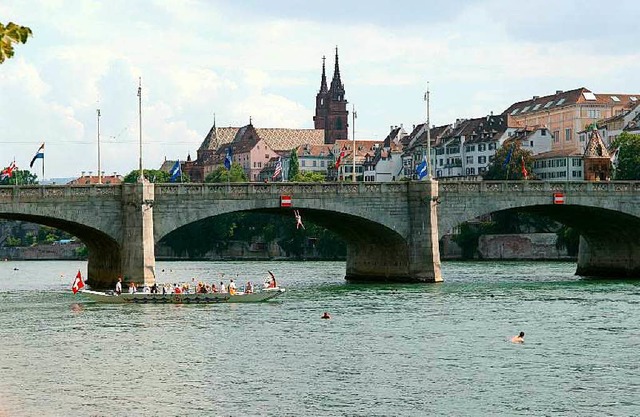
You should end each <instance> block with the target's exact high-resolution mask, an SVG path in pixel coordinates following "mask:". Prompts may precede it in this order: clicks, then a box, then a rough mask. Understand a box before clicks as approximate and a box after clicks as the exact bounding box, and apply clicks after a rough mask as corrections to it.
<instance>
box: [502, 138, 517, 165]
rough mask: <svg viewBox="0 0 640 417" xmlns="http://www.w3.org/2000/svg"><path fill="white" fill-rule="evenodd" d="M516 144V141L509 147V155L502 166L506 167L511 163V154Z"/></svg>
mask: <svg viewBox="0 0 640 417" xmlns="http://www.w3.org/2000/svg"><path fill="white" fill-rule="evenodd" d="M515 146H516V144H515V142H514V143H513V145H511V148H510V149H509V153H507V157H506V158H504V162H503V163H502V168H506V167H507V165H509V161H511V154H512V153H513V148H514V147H515Z"/></svg>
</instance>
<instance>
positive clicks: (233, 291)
mask: <svg viewBox="0 0 640 417" xmlns="http://www.w3.org/2000/svg"><path fill="white" fill-rule="evenodd" d="M236 292H237V289H236V283H235V282H233V279H231V280H230V281H229V294H231V295H236Z"/></svg>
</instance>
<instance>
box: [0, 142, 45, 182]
mask: <svg viewBox="0 0 640 417" xmlns="http://www.w3.org/2000/svg"><path fill="white" fill-rule="evenodd" d="M38 159H42V177H43V178H44V143H43V144H42V145H40V147H39V148H38V150H37V151H36V154H35V155H34V156H33V158H31V163H29V168H33V164H35V162H36V160H38ZM17 170H18V166H17V165H16V160H15V159H14V160H13V161H11V163H10V164H9V166H7V167H5V168H4V169H3V170H2V171H0V181H3V180H5V179H7V178H11V177H13V176H14V173H15V172H16V171H17Z"/></svg>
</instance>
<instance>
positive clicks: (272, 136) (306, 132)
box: [256, 128, 324, 151]
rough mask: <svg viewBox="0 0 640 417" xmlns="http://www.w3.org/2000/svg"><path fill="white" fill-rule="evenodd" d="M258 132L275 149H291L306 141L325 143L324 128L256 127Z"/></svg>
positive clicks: (318, 143)
mask: <svg viewBox="0 0 640 417" xmlns="http://www.w3.org/2000/svg"><path fill="white" fill-rule="evenodd" d="M256 132H257V134H258V136H259V137H260V139H262V140H264V141H265V142H266V143H267V145H269V147H270V148H271V149H273V150H274V151H284V150H291V149H293V148H295V147H296V146H300V145H303V144H305V143H307V144H309V145H322V144H324V130H322V129H286V128H256Z"/></svg>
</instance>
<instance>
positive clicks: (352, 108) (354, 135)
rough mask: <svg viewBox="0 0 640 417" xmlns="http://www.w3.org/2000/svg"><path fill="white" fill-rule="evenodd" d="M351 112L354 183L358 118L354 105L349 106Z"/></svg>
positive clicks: (354, 180) (353, 176)
mask: <svg viewBox="0 0 640 417" xmlns="http://www.w3.org/2000/svg"><path fill="white" fill-rule="evenodd" d="M351 111H352V113H353V127H352V135H353V175H352V176H351V178H352V179H353V182H356V117H358V114H357V113H356V107H355V106H354V105H351Z"/></svg>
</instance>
